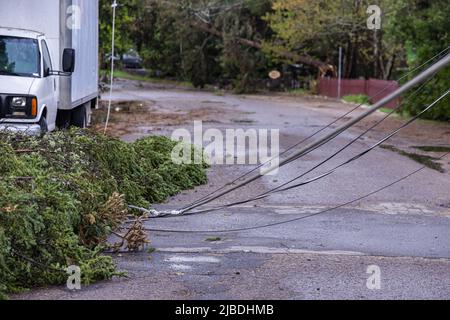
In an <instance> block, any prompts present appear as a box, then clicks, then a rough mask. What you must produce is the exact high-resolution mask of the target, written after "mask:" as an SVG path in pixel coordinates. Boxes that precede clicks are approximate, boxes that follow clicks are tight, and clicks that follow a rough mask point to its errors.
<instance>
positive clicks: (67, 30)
mask: <svg viewBox="0 0 450 320" xmlns="http://www.w3.org/2000/svg"><path fill="white" fill-rule="evenodd" d="M98 15H99V3H98V0H39V1H36V0H15V1H11V0H0V129H1V128H7V129H11V130H18V131H25V130H26V131H30V132H33V133H34V132H42V131H44V132H45V131H52V130H54V129H55V128H56V127H57V126H59V127H67V126H69V125H75V126H79V127H85V126H87V125H88V124H89V122H90V114H91V109H92V108H93V107H94V106H95V105H96V101H97V97H98V28H99V27H98Z"/></svg>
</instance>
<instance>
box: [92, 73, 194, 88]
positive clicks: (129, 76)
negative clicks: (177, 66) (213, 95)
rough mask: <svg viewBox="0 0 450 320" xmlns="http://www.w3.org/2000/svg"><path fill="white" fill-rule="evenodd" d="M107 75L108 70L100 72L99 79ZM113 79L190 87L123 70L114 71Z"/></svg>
mask: <svg viewBox="0 0 450 320" xmlns="http://www.w3.org/2000/svg"><path fill="white" fill-rule="evenodd" d="M108 74H110V72H109V71H108V70H101V71H100V76H101V77H102V76H104V75H108ZM114 77H115V78H119V79H126V80H132V81H140V82H151V83H161V84H171V85H177V86H182V87H189V88H191V87H192V83H190V82H189V81H175V80H168V79H161V78H154V77H150V76H144V75H139V74H134V73H131V72H127V71H124V70H114Z"/></svg>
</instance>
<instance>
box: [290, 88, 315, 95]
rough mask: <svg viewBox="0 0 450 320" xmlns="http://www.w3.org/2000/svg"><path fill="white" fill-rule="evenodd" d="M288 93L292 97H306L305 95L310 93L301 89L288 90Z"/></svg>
mask: <svg viewBox="0 0 450 320" xmlns="http://www.w3.org/2000/svg"><path fill="white" fill-rule="evenodd" d="M288 93H289V94H290V95H294V96H307V95H309V94H310V92H309V91H308V90H306V89H302V88H300V89H290V90H288Z"/></svg>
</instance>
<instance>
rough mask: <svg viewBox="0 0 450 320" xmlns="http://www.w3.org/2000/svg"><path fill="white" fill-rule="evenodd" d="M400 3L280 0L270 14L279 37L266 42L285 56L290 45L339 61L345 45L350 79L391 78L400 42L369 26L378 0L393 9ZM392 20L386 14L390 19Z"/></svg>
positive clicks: (266, 46) (275, 54) (387, 0)
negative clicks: (394, 41)
mask: <svg viewBox="0 0 450 320" xmlns="http://www.w3.org/2000/svg"><path fill="white" fill-rule="evenodd" d="M394 3H395V1H393V0H380V1H373V0H371V1H362V0H354V1H349V0H346V1H327V0H317V1H308V0H275V1H274V3H273V12H271V13H269V14H267V15H266V16H265V19H266V20H267V21H268V23H269V25H270V27H271V28H272V29H273V31H274V33H275V36H274V37H273V38H272V39H271V40H270V41H266V42H265V44H264V49H265V51H266V52H267V53H268V54H270V55H271V56H273V57H274V58H275V59H277V58H282V60H284V59H283V58H284V56H285V54H284V53H285V51H286V50H288V51H290V52H296V53H299V54H309V55H312V56H314V57H316V58H318V59H319V60H322V61H325V62H327V63H329V64H332V65H337V64H338V61H337V60H338V59H337V57H338V49H339V47H342V48H343V49H344V52H345V61H344V77H345V78H358V77H365V78H369V77H373V78H383V79H389V78H390V76H391V74H392V70H393V68H394V64H395V59H394V57H395V56H396V51H398V50H399V46H396V45H395V43H393V41H392V39H391V38H390V37H389V35H387V34H386V32H385V31H384V30H383V29H382V30H376V31H373V30H369V29H368V28H367V18H368V14H367V12H366V10H367V8H368V7H369V5H372V4H377V5H379V6H380V7H381V8H382V10H383V12H385V13H387V12H390V11H391V10H392V8H393V6H394ZM388 20H389V17H388V16H387V15H384V16H383V21H384V23H385V24H388V23H389V22H388ZM397 62H398V64H399V63H400V61H397Z"/></svg>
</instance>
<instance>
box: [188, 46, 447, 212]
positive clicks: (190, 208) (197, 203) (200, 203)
mask: <svg viewBox="0 0 450 320" xmlns="http://www.w3.org/2000/svg"><path fill="white" fill-rule="evenodd" d="M449 49H450V46H449V47H447V48H446V49H444V50H443V51H441V52H440V53H438V54H437V55H436V56H434V57H433V58H431V59H429V60H428V61H427V62H425V63H423V64H422V65H421V66H419V67H417V68H415V69H414V70H413V71H411V72H409V73H408V74H406V75H405V76H403V77H402V78H404V77H406V76H407V75H409V74H410V73H412V72H414V71H415V70H417V69H419V68H421V67H422V66H424V65H426V64H427V63H428V62H429V61H432V60H434V59H435V58H436V57H439V56H440V55H442V54H443V53H444V52H446V51H447V50H449ZM385 89H387V87H386V88H385ZM385 89H383V90H385ZM358 107H359V106H358ZM358 107H357V108H358ZM357 108H355V109H357ZM314 135H315V134H314ZM339 135H340V133H337V134H335V135H334V136H332V137H331V138H330V139H329V140H327V141H324V142H323V143H321V144H319V145H317V146H315V147H314V148H311V149H310V150H309V151H308V152H305V153H303V154H300V155H298V156H297V157H294V158H292V159H291V160H290V161H286V162H285V163H283V165H285V164H288V163H290V162H292V161H295V160H297V159H299V158H300V157H303V156H304V155H306V154H308V153H310V152H312V151H314V150H316V149H317V148H320V147H321V146H322V145H324V144H326V143H328V142H330V141H331V140H333V139H335V138H336V137H337V136H339ZM299 144H300V143H299ZM299 144H297V145H299ZM293 148H294V147H292V149H293ZM270 161H271V160H269V161H267V162H266V163H269V162H270ZM266 163H264V164H262V165H261V166H263V165H265V164H266ZM261 166H259V167H261ZM259 167H257V168H259ZM257 168H255V169H253V170H252V171H250V172H249V173H248V174H250V173H252V172H254V171H255V170H256V169H257ZM248 174H245V175H244V176H246V175H248ZM261 176H262V175H259V176H256V177H255V178H252V179H250V180H249V181H247V182H246V184H249V183H251V182H253V181H255V180H257V179H258V178H260V177H261ZM240 179H241V178H238V179H236V180H234V182H236V181H238V180H240ZM234 182H233V183H234ZM230 184H231V183H230ZM230 184H226V185H225V186H223V187H221V188H219V190H223V189H225V188H226V187H227V186H229V185H230ZM242 186H243V185H242ZM242 186H239V187H242ZM236 188H237V187H234V188H232V189H230V190H229V191H227V192H226V193H229V192H232V191H234V190H235V189H236ZM219 190H216V191H214V192H213V193H211V194H209V195H207V196H205V197H202V198H201V199H203V200H201V199H200V200H197V201H195V202H193V204H191V205H189V206H185V207H184V208H183V209H182V210H181V212H182V213H185V212H187V211H189V210H192V209H194V208H196V207H199V206H202V205H204V204H206V203H208V202H210V201H212V200H215V198H212V199H211V197H210V196H211V195H213V194H215V193H216V192H218V191H219ZM226 193H225V194H226Z"/></svg>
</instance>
